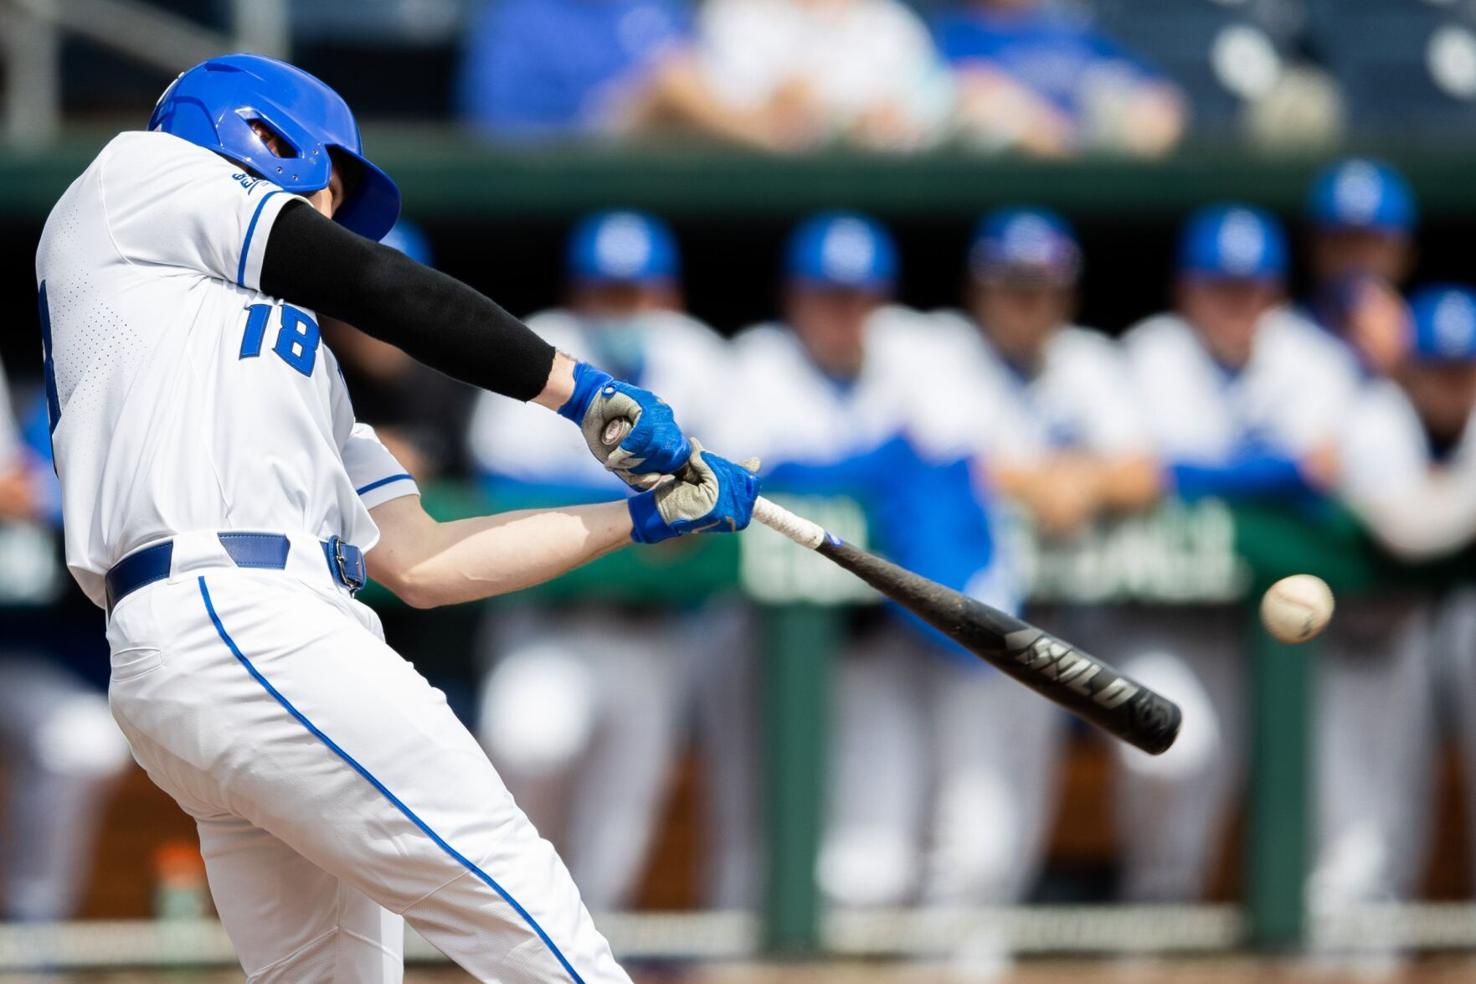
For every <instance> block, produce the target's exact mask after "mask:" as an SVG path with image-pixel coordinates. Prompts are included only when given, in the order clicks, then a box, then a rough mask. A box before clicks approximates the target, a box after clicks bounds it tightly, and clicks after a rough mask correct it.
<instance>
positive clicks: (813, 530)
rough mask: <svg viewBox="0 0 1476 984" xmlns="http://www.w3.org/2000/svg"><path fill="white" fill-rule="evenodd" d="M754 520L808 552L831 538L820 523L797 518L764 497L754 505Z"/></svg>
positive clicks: (760, 497) (801, 517)
mask: <svg viewBox="0 0 1476 984" xmlns="http://www.w3.org/2000/svg"><path fill="white" fill-rule="evenodd" d="M753 518H754V519H755V520H757V521H758V522H760V523H762V524H764V525H765V526H767V527H768V528H769V529H771V530H774V531H775V532H776V533H782V534H784V535H785V536H787V537H789V538H790V539H791V540H793V541H794V542H795V543H798V544H799V545H800V546H802V547H804V548H805V549H807V550H816V549H819V547H820V544H822V543H824V542H825V541H826V540H828V539H830V538H831V537H830V534H829V533H827V532H825V528H824V527H823V526H821V525H820V524H819V523H815V522H812V521H810V520H808V519H806V518H805V517H803V516H797V515H795V514H794V513H792V512H790V511H789V510H788V509H785V508H784V507H783V506H781V505H778V504H776V503H774V502H772V501H771V500H769V499H765V498H764V497H763V496H759V497H758V499H757V500H756V501H755V502H754V504H753Z"/></svg>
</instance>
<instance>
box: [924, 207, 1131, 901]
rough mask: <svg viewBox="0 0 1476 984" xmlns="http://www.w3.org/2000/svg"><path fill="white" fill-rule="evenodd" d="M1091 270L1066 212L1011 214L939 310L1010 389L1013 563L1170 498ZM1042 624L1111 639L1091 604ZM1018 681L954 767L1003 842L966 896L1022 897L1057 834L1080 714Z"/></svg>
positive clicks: (982, 707)
mask: <svg viewBox="0 0 1476 984" xmlns="http://www.w3.org/2000/svg"><path fill="white" fill-rule="evenodd" d="M1081 266H1082V256H1081V248H1080V246H1079V245H1078V243H1077V241H1076V238H1075V236H1074V234H1073V232H1072V230H1071V228H1070V226H1069V225H1067V223H1066V222H1065V220H1064V219H1062V218H1061V217H1060V216H1058V215H1056V214H1055V213H1053V212H1050V211H1047V210H1045V209H1038V208H1004V209H999V210H997V211H995V212H991V213H990V214H989V215H986V216H985V217H984V218H983V219H982V220H981V221H980V223H979V226H978V228H977V230H976V231H975V234H974V239H973V242H972V244H971V246H970V249H969V256H968V271H969V279H968V284H967V295H966V311H964V312H959V313H953V312H949V313H944V314H940V315H938V316H937V321H938V323H939V325H940V327H941V328H942V330H943V331H945V332H946V333H947V334H948V336H949V342H950V344H951V345H952V346H954V347H955V350H956V352H957V357H958V359H959V361H960V363H961V364H966V365H970V366H971V367H972V368H971V369H970V375H971V377H972V378H974V379H976V380H977V385H978V386H979V387H980V388H993V389H998V390H999V391H1000V392H1002V393H1003V394H1004V395H1005V398H1004V406H1003V407H1001V411H1002V412H1003V413H1004V414H1005V417H1004V418H1003V419H1002V420H1000V421H998V422H996V423H995V424H994V425H992V426H990V427H988V428H986V429H985V432H984V434H983V435H982V436H985V437H987V438H989V439H990V443H989V444H988V445H986V446H983V447H981V448H980V451H981V453H982V455H983V457H984V460H985V461H986V462H987V463H988V469H989V474H990V475H991V476H992V478H993V481H994V485H995V487H996V488H997V490H998V491H999V493H1000V495H1001V497H1003V498H1006V499H1008V500H1010V501H1011V502H1012V503H1013V504H1014V505H1016V506H1019V507H1021V508H1023V510H1024V512H1025V514H1026V516H1025V517H1022V516H1020V515H1019V513H1017V512H1014V511H1013V510H1005V512H1006V513H1007V515H1006V516H1004V517H1002V521H1001V522H1000V523H998V524H997V528H999V529H1000V530H1001V531H1002V532H1001V537H1000V550H1001V552H1002V553H1005V554H1006V557H1005V558H1004V559H1003V560H1002V561H1001V563H1002V564H1003V567H1004V569H1005V570H1009V571H1015V570H1019V569H1020V567H1021V560H1023V558H1021V560H1017V559H1016V558H1015V557H1013V556H1011V555H1009V544H1010V543H1011V541H1012V540H1013V539H1014V537H1013V536H1011V535H1009V534H1010V533H1013V532H1014V529H1015V527H1016V526H1018V525H1021V524H1022V523H1026V524H1033V525H1034V526H1035V528H1036V529H1037V530H1038V532H1039V533H1040V534H1041V535H1043V536H1045V537H1048V538H1057V539H1064V540H1069V539H1071V538H1073V537H1075V536H1077V535H1078V534H1080V533H1081V532H1082V531H1083V530H1084V529H1085V528H1087V527H1088V526H1090V524H1092V523H1093V522H1094V521H1095V520H1096V519H1097V518H1098V517H1100V516H1103V515H1110V514H1113V513H1117V512H1121V511H1125V510H1132V509H1139V508H1142V507H1144V506H1146V505H1148V504H1150V503H1152V502H1154V501H1155V500H1156V499H1157V497H1158V494H1159V474H1158V466H1157V462H1156V460H1155V459H1154V458H1153V456H1152V454H1151V453H1150V448H1151V444H1150V441H1149V438H1148V434H1147V430H1146V427H1145V426H1144V423H1143V420H1142V415H1141V412H1140V408H1139V405H1138V398H1137V397H1136V396H1135V395H1134V394H1133V393H1132V391H1131V387H1130V385H1129V381H1128V376H1127V372H1126V367H1125V366H1124V365H1123V363H1122V359H1121V356H1120V354H1119V352H1118V351H1117V349H1116V347H1115V346H1114V345H1113V344H1112V343H1111V342H1110V341H1109V340H1108V339H1107V338H1106V337H1105V336H1104V335H1102V334H1100V333H1098V332H1094V331H1090V330H1088V329H1084V328H1079V327H1076V326H1075V325H1074V324H1072V322H1071V318H1072V315H1073V314H1074V310H1075V306H1076V286H1077V281H1078V278H1079V276H1080V273H1081ZM1004 531H1009V533H1006V532H1004ZM1020 535H1028V532H1027V531H1024V530H1021V531H1020ZM1093 614H1094V615H1095V614H1096V613H1093ZM1030 618H1031V621H1032V622H1034V623H1035V624H1038V625H1041V626H1043V627H1045V628H1046V629H1047V630H1048V631H1053V632H1056V633H1057V634H1058V635H1061V636H1062V637H1064V638H1068V639H1097V638H1101V637H1102V632H1103V626H1102V619H1101V618H1100V617H1089V616H1088V613H1087V612H1086V611H1084V610H1081V609H1072V610H1064V611H1063V610H1062V609H1061V608H1059V607H1054V606H1051V607H1048V608H1047V609H1045V610H1042V609H1039V608H1037V609H1036V610H1035V611H1033V612H1032V613H1031V615H1030ZM1015 688H1016V685H1015V683H1014V681H1012V680H1010V679H1008V678H1007V677H1004V676H1002V675H992V685H991V687H990V689H989V690H988V691H987V692H984V693H980V694H979V695H978V699H979V700H980V703H979V705H978V707H977V714H978V716H979V717H980V718H983V719H986V720H988V721H991V722H992V727H993V728H995V729H996V732H995V735H994V737H992V738H990V739H989V740H982V739H981V740H979V741H978V742H977V746H976V747H975V748H974V749H973V751H972V752H971V753H970V754H969V755H967V756H960V757H959V759H958V760H957V761H956V762H955V763H954V765H955V767H956V768H958V769H960V770H963V771H964V774H965V775H968V776H969V780H968V781H969V782H970V783H972V784H973V785H974V786H975V787H977V788H978V789H980V790H987V791H988V797H987V800H986V802H987V803H988V804H989V805H990V807H991V809H990V812H989V813H988V816H989V823H988V829H989V831H990V836H989V838H988V840H989V841H991V842H996V843H997V844H998V845H999V847H998V850H999V856H998V859H997V864H996V868H995V870H993V871H991V872H989V873H988V877H986V878H982V879H981V880H980V881H979V882H978V883H976V884H975V885H973V886H971V889H970V891H969V892H968V893H965V894H964V895H963V896H961V897H960V898H958V899H956V900H955V901H971V902H976V903H1009V902H1018V901H1021V900H1022V898H1023V897H1024V895H1025V894H1026V892H1028V890H1029V888H1030V886H1031V884H1032V882H1033V880H1034V877H1035V875H1036V874H1037V872H1038V868H1039V864H1040V860H1041V854H1042V852H1043V850H1044V849H1045V846H1046V838H1047V836H1048V835H1049V832H1050V828H1051V817H1052V814H1053V812H1054V801H1055V793H1056V787H1057V782H1058V780H1059V770H1058V769H1057V768H1056V762H1057V760H1058V759H1059V757H1060V754H1061V751H1062V748H1061V746H1062V739H1063V737H1064V736H1065V733H1066V732H1065V724H1066V720H1067V719H1066V716H1065V715H1064V714H1062V713H1061V712H1060V711H1059V710H1057V709H1056V708H1055V707H1053V706H1052V705H1051V704H1049V703H1048V702H1045V701H1022V700H1020V699H1019V694H1018V692H1017V690H1016V689H1015ZM1002 735H1009V736H1011V740H1010V741H1008V742H1005V741H1001V740H999V736H1002ZM953 822H955V823H957V824H960V825H961V828H962V829H960V831H959V833H958V834H957V835H956V836H955V837H953V838H951V840H953V841H954V842H962V841H963V840H964V838H965V833H964V831H965V830H966V829H967V826H968V825H977V824H978V823H979V822H980V817H979V816H978V815H977V814H974V815H970V813H969V812H967V811H960V812H959V814H958V815H957V816H955V817H954V818H953ZM976 841H977V838H976ZM979 874H983V873H982V872H981V873H979Z"/></svg>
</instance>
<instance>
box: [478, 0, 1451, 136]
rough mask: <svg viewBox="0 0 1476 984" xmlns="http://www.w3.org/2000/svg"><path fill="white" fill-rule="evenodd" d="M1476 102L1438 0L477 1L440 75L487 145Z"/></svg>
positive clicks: (1365, 117)
mask: <svg viewBox="0 0 1476 984" xmlns="http://www.w3.org/2000/svg"><path fill="white" fill-rule="evenodd" d="M530 82H536V84H530ZM1473 100H1476V10H1473V9H1471V5H1469V4H1465V3H1450V2H1437V0H1428V2H1426V0H1355V2H1351V3H1350V2H1343V0H1233V2H1226V0H1075V2H1073V0H910V2H909V0H700V2H690V0H606V2H600V3H590V2H587V0H489V2H486V3H484V4H483V5H482V6H481V8H480V12H479V13H478V14H477V15H476V16H475V17H474V19H473V22H472V24H471V25H470V27H469V29H468V40H467V41H466V42H465V45H464V54H463V65H462V70H461V73H460V80H459V102H460V107H461V111H462V113H463V115H464V117H465V118H466V119H467V120H468V121H469V122H470V123H471V124H472V125H474V126H475V127H476V128H477V129H479V130H481V131H483V132H485V133H486V134H488V135H489V136H492V137H495V138H498V139H502V140H517V141H537V140H543V141H547V140H565V141H567V140H570V139H575V138H580V137H590V136H595V137H605V138H623V139H627V140H643V139H645V138H647V137H650V136H653V135H658V136H659V135H671V134H687V135H700V136H704V137H708V138H715V139H718V140H723V141H729V142H732V143H736V144H739V145H744V146H749V147H755V148H762V149H765V150H770V151H801V150H808V149H813V148H815V147H818V146H828V145H837V144H849V145H854V146H860V147H865V148H872V149H882V150H888V151H908V150H917V149H922V148H928V147H933V146H937V145H941V144H948V145H955V146H964V147H969V148H973V149H978V150H1001V151H1002V150H1011V151H1017V152H1020V153H1024V154H1029V155H1034V156H1042V157H1063V156H1069V155H1073V154H1077V153H1081V152H1085V151H1107V152H1113V153H1121V154H1130V155H1139V156H1154V155H1159V154H1162V153H1165V152H1167V151H1169V150H1171V149H1172V148H1174V147H1175V146H1176V145H1178V144H1179V142H1180V141H1181V139H1183V138H1184V137H1185V136H1186V134H1190V133H1193V134H1194V135H1196V136H1198V137H1199V138H1201V139H1203V140H1207V141H1212V142H1216V141H1217V142H1224V141H1225V140H1226V139H1227V138H1235V137H1239V138H1241V139H1243V140H1247V141H1250V142H1252V143H1256V144H1259V145H1263V146H1297V145H1300V146H1309V145H1310V146H1319V145H1324V144H1329V143H1331V142H1333V141H1334V140H1336V139H1337V138H1339V137H1340V136H1342V135H1343V132H1344V130H1345V128H1346V126H1345V124H1346V123H1347V121H1349V120H1354V121H1356V122H1357V124H1358V126H1359V127H1360V128H1361V130H1362V131H1363V132H1365V133H1374V134H1379V133H1388V132H1400V133H1403V134H1406V135H1411V136H1426V137H1433V136H1436V135H1443V134H1444V133H1445V131H1446V130H1447V129H1448V128H1449V126H1450V125H1451V124H1452V123H1454V122H1457V121H1460V120H1464V119H1467V118H1469V115H1470V112H1471V108H1472V102H1473Z"/></svg>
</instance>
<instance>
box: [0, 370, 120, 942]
mask: <svg viewBox="0 0 1476 984" xmlns="http://www.w3.org/2000/svg"><path fill="white" fill-rule="evenodd" d="M50 477H51V476H50V461H49V459H47V458H43V457H42V456H41V455H37V454H35V453H33V452H31V450H30V449H29V448H28V447H27V446H26V444H25V442H23V441H22V439H21V434H20V431H19V430H18V428H17V427H16V422H15V418H14V415H13V412H12V404H11V401H10V393H9V391H8V389H7V387H6V381H5V371H4V367H3V366H0V539H3V542H0V557H3V559H4V562H5V569H6V570H7V571H11V572H20V571H25V570H27V569H28V567H27V565H25V564H24V563H22V562H21V559H20V558H19V557H18V556H16V554H15V553H14V552H13V551H16V550H24V549H26V548H27V547H28V546H29V545H31V544H35V545H36V546H37V547H39V549H41V550H43V551H45V552H47V553H48V554H49V553H50V551H51V550H52V549H53V548H52V542H51V538H50V536H47V535H41V536H36V537H23V536H13V535H12V534H15V533H21V532H23V531H20V530H17V529H16V527H18V526H23V525H29V524H34V523H39V522H44V521H46V520H48V519H50V518H51V517H50V516H49V515H48V513H49V512H50V511H51V505H50V503H48V501H47V499H48V496H47V493H46V490H45V488H44V486H45V484H46V482H47V480H48V479H49V478H50ZM18 587H19V586H18ZM3 594H4V595H8V594H9V591H6V592H3ZM20 600H23V599H20ZM8 601H11V599H9V598H6V597H0V759H3V761H4V763H5V765H6V767H7V770H6V771H7V774H8V780H9V781H8V784H7V786H8V788H7V789H6V794H7V795H6V796H5V798H4V800H5V804H6V810H5V813H4V816H3V819H0V877H3V881H0V919H3V920H6V921H10V920H19V921H27V922H51V921H56V920H64V919H69V918H71V917H73V916H75V915H76V914H77V907H78V906H79V905H80V903H81V901H82V892H83V890H84V889H85V888H86V887H87V877H88V875H89V874H90V861H91V858H92V846H93V842H94V840H95V839H96V835H97V830H98V825H99V824H100V823H101V822H102V817H103V806H104V802H105V799H104V797H105V795H106V793H107V792H108V790H109V789H110V788H111V786H112V783H113V780H115V779H116V778H117V777H118V776H119V775H121V774H122V772H123V769H124V768H125V767H126V766H127V764H128V745H127V743H126V742H125V741H124V740H123V735H122V733H121V732H120V731H119V730H118V726H117V725H116V724H114V723H113V717H112V715H111V714H110V713H109V712H108V703H107V700H106V698H104V697H103V695H102V694H101V693H100V692H98V690H97V689H96V688H95V687H93V686H90V685H89V684H88V683H87V682H86V681H85V680H83V679H82V678H81V677H80V676H78V675H77V674H75V673H74V672H72V670H71V669H70V668H68V667H67V666H65V665H64V663H63V661H62V660H61V659H60V654H59V653H58V652H57V650H58V648H59V647H61V646H64V645H65V644H66V643H67V641H68V640H69V638H70V636H69V633H68V632H67V631H66V629H65V628H63V627H57V628H56V629H55V630H54V631H51V632H49V633H48V635H47V637H46V638H39V639H38V638H25V637H26V636H34V635H35V633H34V632H26V631H24V630H23V628H22V626H21V625H20V624H19V623H20V621H21V620H22V618H23V616H22V615H21V614H20V610H19V609H15V610H9V611H8V610H7V602H8ZM33 621H34V620H33Z"/></svg>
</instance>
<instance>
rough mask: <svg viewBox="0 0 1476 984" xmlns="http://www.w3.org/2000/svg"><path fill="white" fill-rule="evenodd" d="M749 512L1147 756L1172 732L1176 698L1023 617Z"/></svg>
mask: <svg viewBox="0 0 1476 984" xmlns="http://www.w3.org/2000/svg"><path fill="white" fill-rule="evenodd" d="M629 426H630V425H629V424H628V423H627V422H625V421H621V420H617V421H613V422H611V423H610V425H609V426H608V427H606V429H605V433H604V435H603V436H604V441H605V444H606V445H607V446H610V447H613V446H615V445H616V444H619V443H620V442H621V441H622V440H624V439H625V434H626V432H627V431H628V429H629ZM753 518H754V519H756V520H757V521H758V522H760V523H762V524H763V525H765V526H767V527H769V528H770V529H772V530H775V531H777V532H779V533H782V534H783V535H784V536H786V537H788V538H789V539H791V540H793V541H794V542H795V543H797V544H799V545H800V546H802V547H805V548H807V549H810V550H813V551H815V552H816V553H818V554H820V555H821V556H822V557H825V558H827V559H829V560H830V561H832V562H834V563H836V564H839V565H840V566H841V567H844V568H845V569H846V570H848V571H850V572H851V573H852V574H855V575H856V576H857V577H859V578H861V580H863V581H865V582H866V583H867V584H869V585H871V586H872V587H873V588H875V589H876V590H877V591H880V592H881V593H882V594H884V595H886V596H887V597H888V598H890V599H892V600H893V601H895V602H897V603H898V604H899V605H901V606H902V607H904V608H906V609H907V610H908V611H910V612H912V613H913V614H914V615H916V616H917V617H918V618H921V619H922V620H923V621H924V622H927V623H928V624H929V625H931V626H933V628H935V629H937V630H938V631H939V632H942V633H943V634H944V635H946V636H947V637H948V638H950V639H952V640H953V641H954V642H956V643H958V644H959V645H960V646H962V647H963V648H965V649H967V650H968V651H969V652H971V653H973V654H974V655H975V656H978V657H979V658H980V659H982V660H984V662H986V663H989V664H990V665H992V666H995V667H998V668H999V669H1000V670H1003V671H1004V672H1005V673H1008V674H1009V675H1010V676H1012V677H1014V678H1015V679H1016V680H1018V681H1020V682H1021V683H1023V684H1025V686H1027V687H1029V688H1030V689H1032V690H1034V691H1035V692H1036V693H1038V694H1040V695H1041V696H1043V697H1047V698H1049V699H1051V700H1053V701H1055V702H1056V703H1057V704H1060V705H1061V706H1062V707H1064V708H1066V709H1067V710H1069V711H1071V712H1072V713H1074V714H1076V715H1078V716H1079V717H1082V718H1085V719H1086V720H1088V721H1090V722H1091V723H1092V724H1095V725H1096V726H1097V727H1099V728H1101V729H1102V730H1103V731H1106V732H1107V733H1108V734H1111V735H1113V736H1115V737H1117V738H1120V739H1122V740H1123V741H1125V742H1127V743H1128V744H1130V745H1133V746H1135V747H1137V748H1140V749H1142V750H1143V751H1145V752H1148V753H1150V754H1152V755H1158V754H1159V753H1161V752H1163V751H1166V750H1167V749H1168V748H1169V746H1170V745H1172V744H1173V743H1174V739H1175V738H1176V737H1178V734H1179V724H1180V722H1181V721H1182V719H1183V714H1182V712H1181V711H1180V710H1179V707H1178V705H1177V704H1175V703H1174V702H1173V701H1171V700H1168V699H1167V698H1165V697H1162V696H1160V695H1159V694H1156V693H1154V692H1153V691H1152V690H1150V689H1148V688H1147V687H1145V686H1143V685H1142V684H1141V683H1138V682H1136V681H1134V680H1131V679H1129V678H1128V677H1126V676H1124V675H1122V674H1121V673H1119V672H1117V671H1116V670H1114V669H1113V668H1112V667H1110V666H1108V665H1107V664H1106V663H1104V662H1102V661H1101V660H1099V659H1097V658H1096V657H1094V656H1089V655H1088V654H1086V653H1084V652H1082V651H1081V650H1080V649H1077V648H1076V647H1075V646H1072V645H1070V644H1069V643H1066V642H1062V641H1061V640H1060V639H1057V638H1056V637H1055V636H1052V635H1051V634H1050V633H1048V632H1044V631H1042V630H1040V629H1038V628H1036V627H1035V626H1033V625H1031V624H1030V623H1029V622H1025V621H1023V620H1021V619H1018V618H1015V617H1014V616H1013V615H1009V614H1007V613H1005V612H1002V611H1000V610H999V609H997V608H992V607H990V606H989V605H986V604H984V603H983V602H981V601H977V600H975V599H973V598H970V597H968V596H967V595H965V594H963V593H962V592H959V591H954V590H953V589H952V588H947V587H944V586H943V585H941V584H938V583H937V582H935V581H930V580H928V579H927V578H925V577H921V576H919V575H917V574H914V573H912V572H911V571H909V570H907V569H905V568H903V567H899V566H897V565H896V564H893V563H891V562H890V561H887V560H883V559H882V558H880V557H878V556H876V555H875V554H871V553H867V552H866V551H865V550H862V549H860V548H858V547H855V546H852V545H851V544H849V543H845V542H844V541H842V540H840V539H838V538H837V537H834V536H832V535H831V534H829V533H827V532H826V531H825V530H824V529H823V528H822V527H821V526H820V525H819V524H817V523H814V522H811V521H810V520H808V519H805V518H804V517H803V516H797V515H795V514H794V513H792V512H790V511H789V510H788V509H785V508H784V507H783V506H779V505H776V504H775V503H773V502H771V501H769V500H768V499H765V498H764V497H763V496H760V497H759V498H758V501H757V502H755V503H754V507H753Z"/></svg>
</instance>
